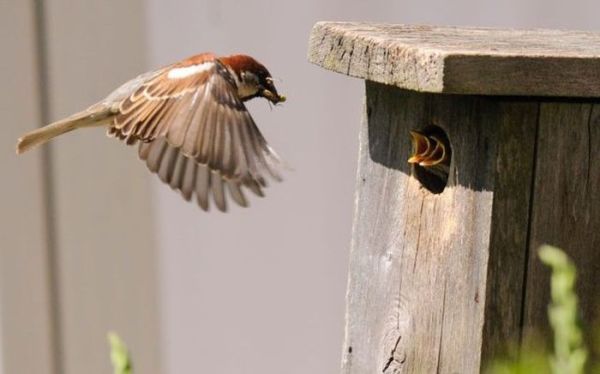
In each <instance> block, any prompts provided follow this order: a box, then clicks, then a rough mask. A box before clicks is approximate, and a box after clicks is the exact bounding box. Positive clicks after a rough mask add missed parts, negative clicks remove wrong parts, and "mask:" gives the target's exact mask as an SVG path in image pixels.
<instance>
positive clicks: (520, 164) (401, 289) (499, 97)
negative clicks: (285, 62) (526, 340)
mask: <svg viewBox="0 0 600 374" xmlns="http://www.w3.org/2000/svg"><path fill="white" fill-rule="evenodd" d="M309 60H310V61H311V62H313V63H315V64H317V65H320V66H322V67H324V68H327V69H330V70H333V71H336V72H340V73H343V74H347V75H350V76H354V77H358V78H362V79H364V80H366V104H365V111H364V113H365V120H364V124H363V126H362V130H361V134H360V159H359V167H358V176H357V182H356V188H357V199H356V209H355V220H354V233H353V240H352V246H351V258H350V274H349V283H348V296H347V315H346V338H345V347H344V357H343V372H344V373H348V374H349V373H355V374H357V373H369V374H370V373H382V372H383V373H400V372H401V373H433V372H438V373H476V372H479V371H480V369H481V368H482V366H483V365H484V364H485V362H486V361H487V360H488V359H489V358H490V357H492V356H493V355H495V354H496V353H498V352H499V351H501V350H502V349H503V348H504V347H505V345H506V344H507V343H509V342H515V341H516V342H518V341H520V340H522V339H523V337H524V336H526V335H527V334H528V333H529V332H530V331H532V330H534V329H535V330H541V331H543V330H544V329H545V328H546V326H547V317H546V306H547V303H548V298H549V296H548V272H547V271H546V270H545V269H544V268H543V267H542V265H541V264H540V262H539V261H538V259H537V248H538V246H539V245H541V244H543V243H549V244H554V245H557V246H560V247H562V248H564V249H565V250H566V251H567V252H568V253H569V254H570V255H571V257H572V258H573V259H574V260H575V262H576V263H577V266H578V269H579V284H578V292H579V295H580V298H581V306H582V311H583V318H584V320H586V321H588V322H590V321H594V320H595V321H597V320H598V318H597V317H599V313H598V311H599V309H598V306H599V304H598V301H600V275H599V274H600V152H599V151H598V149H599V148H600V105H599V104H600V100H599V99H598V98H599V97H600V34H593V33H585V32H567V31H551V30H531V31H519V30H497V29H481V28H445V27H428V26H401V25H372V24H362V23H318V24H316V25H315V27H314V29H313V31H312V34H311V38H310V46H309ZM431 126H435V127H436V128H439V129H441V130H443V131H444V132H445V134H446V136H447V137H448V139H449V143H450V147H451V150H452V156H451V163H450V169H449V176H448V180H447V185H446V186H445V188H443V185H442V188H441V189H440V188H438V189H435V188H433V189H432V188H431V186H427V185H425V186H423V184H427V180H426V178H425V179H424V178H422V177H420V175H419V174H418V173H417V174H416V173H415V167H411V165H409V164H408V163H407V159H408V158H409V156H410V154H411V141H410V136H409V132H410V131H411V130H419V129H424V128H427V127H431ZM340 131H344V130H343V129H341V130H340ZM432 191H433V192H432Z"/></svg>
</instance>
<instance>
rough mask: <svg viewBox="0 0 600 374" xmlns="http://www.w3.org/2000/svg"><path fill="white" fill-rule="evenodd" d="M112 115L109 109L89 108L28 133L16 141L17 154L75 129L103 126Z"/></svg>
mask: <svg viewBox="0 0 600 374" xmlns="http://www.w3.org/2000/svg"><path fill="white" fill-rule="evenodd" d="M113 115H114V113H113V112H112V110H111V108H110V107H99V108H94V107H92V108H89V109H87V110H84V111H83V112H79V113H76V114H74V115H72V116H70V117H68V118H65V119H63V120H60V121H56V122H54V123H51V124H49V125H47V126H44V127H41V128H39V129H36V130H33V131H31V132H28V133H27V134H25V135H23V136H22V137H20V138H19V140H18V141H17V149H16V151H17V154H21V153H23V152H25V151H28V150H30V149H31V148H33V147H35V146H38V145H41V144H44V143H46V142H47V141H49V140H50V139H52V138H55V137H57V136H59V135H61V134H64V133H66V132H69V131H73V130H75V129H79V128H83V127H94V126H102V125H105V124H106V123H107V122H108V121H109V120H110V119H111V118H112V116H113Z"/></svg>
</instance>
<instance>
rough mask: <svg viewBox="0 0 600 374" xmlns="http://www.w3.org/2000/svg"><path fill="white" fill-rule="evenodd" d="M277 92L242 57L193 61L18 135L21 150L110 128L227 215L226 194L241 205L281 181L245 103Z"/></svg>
mask: <svg viewBox="0 0 600 374" xmlns="http://www.w3.org/2000/svg"><path fill="white" fill-rule="evenodd" d="M254 97H264V98H266V99H268V100H269V101H271V102H273V103H275V104H277V103H279V102H282V101H284V100H285V97H283V96H281V95H279V94H278V93H277V90H276V89H275V86H274V85H273V81H272V79H271V76H270V74H269V72H268V71H267V69H266V68H265V67H264V66H263V65H261V64H260V63H258V62H257V61H256V60H254V59H253V58H251V57H249V56H245V55H234V56H228V57H216V56H215V55H214V54H212V53H204V54H200V55H196V56H192V57H190V58H187V59H185V60H182V61H180V62H177V63H175V64H172V65H169V66H166V67H164V68H161V69H158V70H156V71H152V72H148V73H145V74H142V75H140V76H138V77H136V78H134V79H132V80H130V81H129V82H127V83H125V84H123V85H122V86H121V87H119V88H117V89H116V90H115V91H114V92H113V93H111V94H110V95H108V96H107V97H106V98H105V99H103V100H102V101H100V102H98V103H96V104H94V105H92V106H91V107H89V108H88V109H86V110H84V111H82V112H79V113H76V114H74V115H72V116H70V117H68V118H66V119H64V120H61V121H58V122H55V123H52V124H50V125H48V126H45V127H42V128H40V129H37V130H34V131H32V132H30V133H28V134H25V135H24V136H23V137H21V138H20V139H19V141H18V143H17V153H22V152H25V151H26V150H28V149H30V148H32V147H34V146H36V145H39V144H43V143H45V142H47V141H48V140H50V139H52V138H54V137H56V136H58V135H61V134H63V133H66V132H69V131H72V130H75V129H79V128H83V127H94V126H105V127H107V128H108V135H109V136H112V137H116V138H118V139H121V140H123V141H124V142H126V143H127V144H130V145H132V144H135V143H139V150H138V153H139V156H140V158H141V159H142V160H144V161H145V162H146V164H147V166H148V168H149V169H150V170H151V171H152V172H154V173H157V174H158V176H159V177H160V179H161V180H162V181H163V182H165V183H167V184H169V185H170V186H171V187H172V188H173V189H176V190H179V191H181V193H182V195H183V197H184V198H185V199H186V200H191V198H192V196H194V195H195V196H196V199H197V201H198V204H199V205H200V207H202V209H204V210H208V207H209V197H210V196H212V198H213V200H214V202H215V205H216V206H217V208H218V209H219V210H222V211H225V210H226V197H225V196H226V192H225V191H226V190H227V191H229V195H230V196H231V198H232V199H233V200H234V201H236V202H237V203H238V204H239V205H241V206H247V200H246V198H245V196H244V194H243V192H242V188H241V187H246V188H248V189H250V190H251V191H253V192H254V193H256V194H257V195H259V196H262V194H263V193H262V188H263V187H265V186H266V178H265V177H266V176H267V175H268V176H270V177H271V178H273V179H275V180H279V179H280V176H279V173H278V169H280V161H279V158H278V157H277V155H276V154H275V152H274V151H273V150H272V149H271V147H270V146H269V145H268V144H267V142H266V140H265V139H264V138H263V136H262V135H261V133H260V131H259V130H258V128H257V127H256V125H255V123H254V121H253V120H252V117H251V116H250V113H249V112H248V110H247V109H246V106H245V105H244V101H247V100H250V99H252V98H254Z"/></svg>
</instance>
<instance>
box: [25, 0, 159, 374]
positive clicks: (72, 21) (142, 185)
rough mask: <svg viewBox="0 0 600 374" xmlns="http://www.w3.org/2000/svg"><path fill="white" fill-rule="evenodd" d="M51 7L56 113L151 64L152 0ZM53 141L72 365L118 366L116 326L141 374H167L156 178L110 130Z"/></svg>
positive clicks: (64, 322)
mask: <svg viewBox="0 0 600 374" xmlns="http://www.w3.org/2000/svg"><path fill="white" fill-rule="evenodd" d="M44 4H45V7H46V14H47V30H46V40H47V43H48V52H49V56H48V63H49V65H48V67H49V70H48V77H49V83H50V85H49V91H50V92H49V94H50V95H49V98H50V114H51V117H52V118H51V119H58V118H60V117H64V116H66V115H68V114H71V113H73V112H75V111H77V110H80V109H82V108H85V107H87V106H88V105H90V104H92V103H94V102H95V101H97V100H99V99H101V98H102V97H104V96H105V95H106V94H108V93H109V92H110V91H111V90H113V89H114V88H116V87H117V86H118V85H119V84H121V83H122V82H124V81H125V80H127V79H130V78H132V77H134V76H136V75H137V74H138V73H141V72H143V71H145V70H147V68H148V67H147V66H145V59H144V56H146V40H145V19H144V14H145V12H144V2H143V1H142V0H133V1H126V2H123V1H118V0H108V1H99V2H73V1H68V0H48V1H45V2H44ZM50 147H51V151H52V162H53V172H52V177H53V181H54V190H55V196H54V199H53V203H54V204H53V216H54V219H55V221H54V222H55V226H56V235H55V237H56V249H57V264H58V274H59V277H58V289H59V296H60V312H61V319H60V325H61V332H62V337H63V339H62V340H63V343H64V345H63V347H62V360H63V368H64V371H63V372H64V373H65V374H74V373H90V374H93V373H108V372H110V362H109V360H108V356H107V344H106V333H107V331H108V330H112V329H114V330H116V331H118V332H119V334H121V335H122V337H123V338H124V339H125V341H127V343H128V344H129V346H130V347H131V349H132V352H133V356H134V360H135V365H136V372H139V373H158V372H160V356H159V352H160V350H159V342H160V341H161V339H160V336H159V327H158V326H159V317H158V302H157V293H158V290H159V287H158V279H157V273H156V267H157V265H156V262H157V248H156V246H155V243H156V241H155V233H156V231H155V227H154V220H153V214H152V197H151V191H150V185H149V183H148V181H149V178H150V177H151V176H150V174H149V173H148V171H147V170H146V168H145V166H144V165H143V163H141V162H139V161H138V157H137V152H136V149H134V148H131V147H126V146H124V145H123V144H121V143H120V142H117V141H115V140H113V139H108V138H107V137H106V136H105V130H104V129H88V130H81V131H77V132H73V133H70V134H68V135H65V136H62V137H60V138H59V139H56V140H55V141H53V142H52V144H51V145H50ZM34 152H36V151H34Z"/></svg>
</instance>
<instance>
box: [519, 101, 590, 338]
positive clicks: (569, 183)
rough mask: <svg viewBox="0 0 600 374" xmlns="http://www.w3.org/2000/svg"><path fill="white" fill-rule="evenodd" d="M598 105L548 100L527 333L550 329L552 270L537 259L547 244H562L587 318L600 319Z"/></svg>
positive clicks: (538, 175) (530, 269)
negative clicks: (571, 263) (572, 265)
mask: <svg viewBox="0 0 600 374" xmlns="http://www.w3.org/2000/svg"><path fill="white" fill-rule="evenodd" d="M599 149H600V104H598V103H594V102H544V103H542V104H541V107H540V121H539V136H538V144H537V156H536V165H535V185H534V198H533V207H532V218H531V233H530V239H529V241H530V243H529V245H530V248H531V251H533V252H532V253H531V254H530V256H529V264H528V273H527V290H526V299H525V310H524V324H525V329H526V332H531V331H532V330H534V329H540V328H545V329H547V326H548V323H547V319H548V318H547V314H546V306H547V303H548V300H549V289H548V278H549V271H548V270H547V269H546V268H545V267H544V266H542V265H541V263H540V262H539V261H538V259H537V253H536V250H537V248H538V247H539V246H540V245H541V244H544V243H547V244H552V245H556V246H559V247H561V248H563V249H564V250H565V251H566V252H567V253H568V254H569V255H570V256H571V258H572V259H573V260H574V261H575V264H576V265H577V270H578V281H577V291H578V295H579V301H580V305H581V311H582V317H583V319H584V321H585V322H586V323H587V324H589V325H592V324H593V323H597V322H598V320H599V318H600V304H599V302H600V282H598V279H599V274H600V251H599V249H600V230H599V229H600V152H598V150H599Z"/></svg>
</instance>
